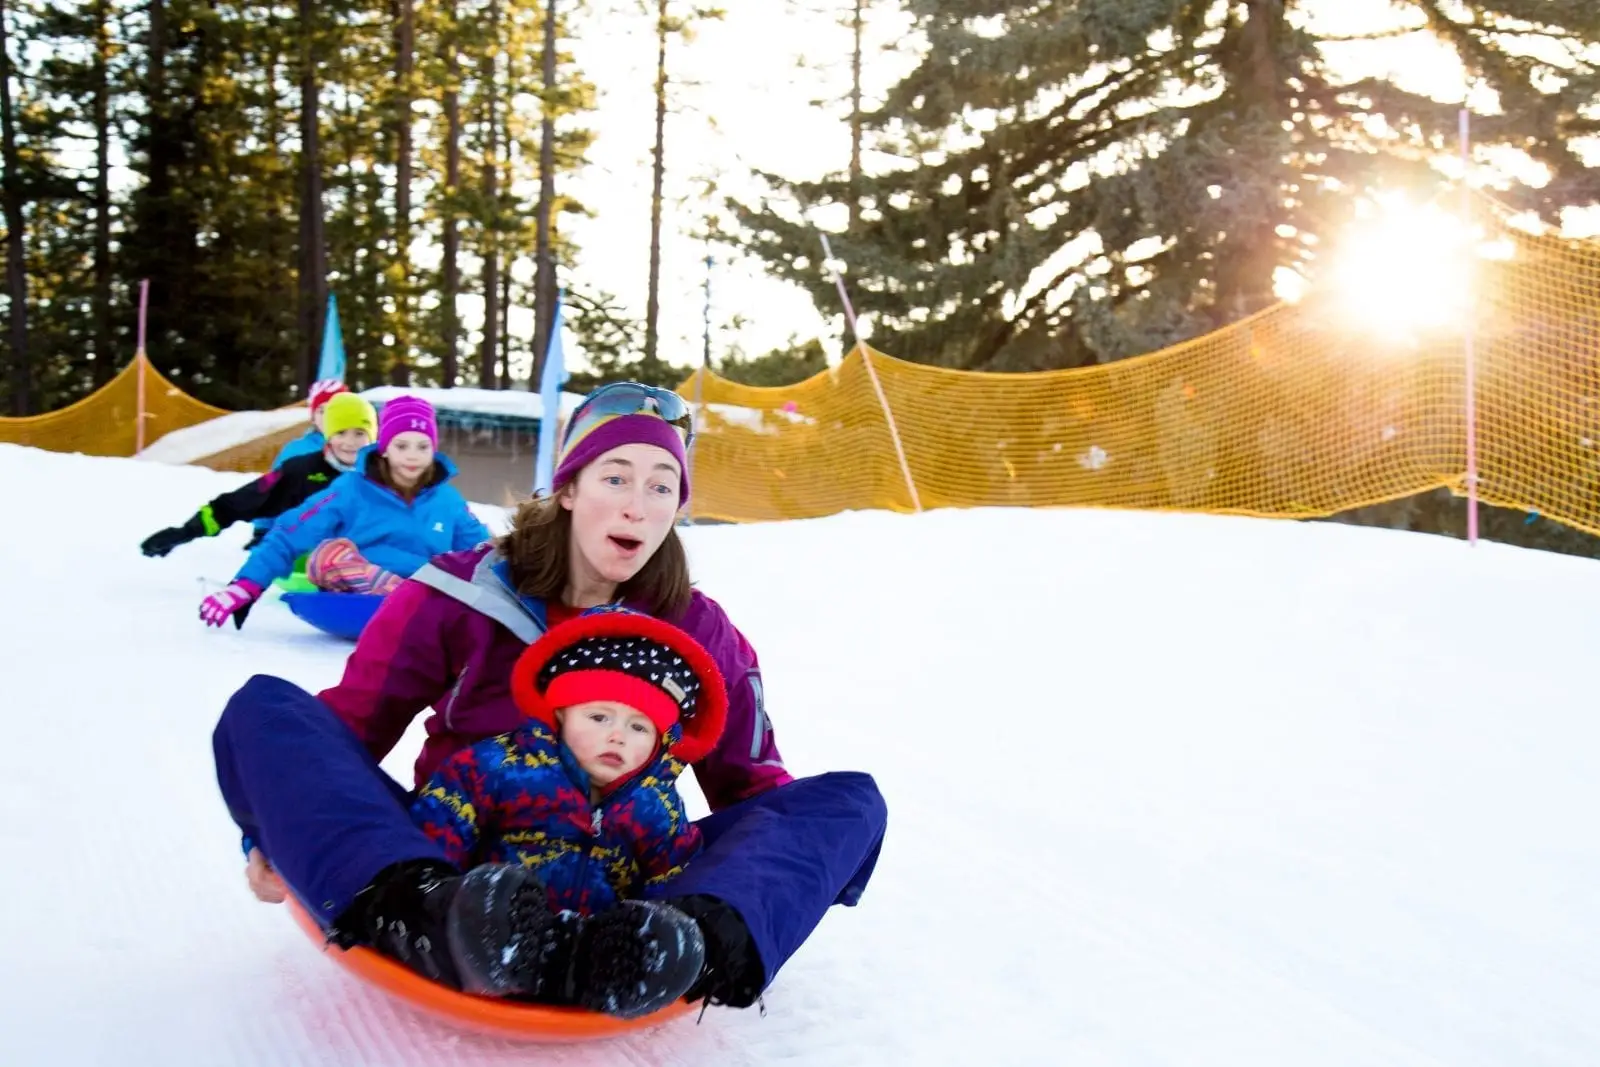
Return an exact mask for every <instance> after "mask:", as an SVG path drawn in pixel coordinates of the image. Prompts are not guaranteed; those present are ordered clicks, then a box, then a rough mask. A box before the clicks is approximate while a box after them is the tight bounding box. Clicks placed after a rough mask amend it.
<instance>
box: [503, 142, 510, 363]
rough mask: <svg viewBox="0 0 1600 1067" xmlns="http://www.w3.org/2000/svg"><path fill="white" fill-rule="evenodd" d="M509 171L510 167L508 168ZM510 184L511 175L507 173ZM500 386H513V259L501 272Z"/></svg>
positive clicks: (507, 262)
mask: <svg viewBox="0 0 1600 1067" xmlns="http://www.w3.org/2000/svg"><path fill="white" fill-rule="evenodd" d="M507 169H508V171H509V168H507ZM506 181H507V183H508V184H509V183H510V181H511V176H510V174H509V173H508V174H507V175H506ZM500 388H502V389H510V388H511V260H510V259H509V258H508V259H507V260H506V267H505V270H503V271H501V272H500Z"/></svg>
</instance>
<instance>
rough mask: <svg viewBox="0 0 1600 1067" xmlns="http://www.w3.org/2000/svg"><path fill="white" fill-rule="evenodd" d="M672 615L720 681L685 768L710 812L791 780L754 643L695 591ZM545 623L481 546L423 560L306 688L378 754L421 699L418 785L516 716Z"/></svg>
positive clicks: (517, 721)
mask: <svg viewBox="0 0 1600 1067" xmlns="http://www.w3.org/2000/svg"><path fill="white" fill-rule="evenodd" d="M672 621H673V622H675V623H676V624H677V625H678V626H679V627H681V628H682V629H683V630H685V631H687V632H688V633H689V634H690V635H691V636H693V637H694V639H695V640H696V641H698V642H700V644H701V645H702V646H704V647H705V649H706V651H707V652H709V653H710V654H711V657H712V658H713V659H714V660H716V662H717V666H718V667H719V668H720V669H721V670H722V678H723V681H724V683H725V684H726V685H727V689H728V721H727V726H726V727H725V728H724V729H723V731H722V738H721V740H720V741H718V742H717V747H716V748H714V749H712V751H711V753H710V754H709V755H707V756H706V758H705V759H703V760H701V761H700V762H699V763H696V764H694V765H693V769H694V775H695V780H696V781H697V782H699V784H700V789H701V792H703V793H704V794H705V797H706V801H707V803H709V804H710V805H711V809H712V810H713V811H718V810H720V809H722V808H725V807H728V806H729V805H732V804H736V803H738V802H739V801H741V800H745V799H747V798H749V797H752V796H755V795H756V794H758V793H763V792H765V791H767V790H768V789H773V788H776V787H777V786H780V785H784V784H785V783H787V782H790V781H792V780H793V777H792V776H791V775H790V774H789V772H788V771H787V770H785V769H784V766H783V757H782V756H780V755H779V754H778V746H777V741H776V739H775V738H774V737H773V734H772V724H771V723H770V722H768V721H767V716H766V710H765V707H764V704H763V698H762V690H761V666H760V664H759V663H758V661H757V660H756V653H755V649H753V648H751V647H750V643H749V642H748V641H746V640H745V638H744V635H743V634H741V633H740V632H739V631H738V630H737V629H735V628H734V626H733V623H731V622H729V621H728V616H727V614H726V613H724V612H723V610H722V608H721V606H720V605H718V604H717V602H716V601H715V600H712V599H711V598H710V597H708V596H706V595H705V594H704V593H701V592H699V591H698V590H696V591H695V593H694V594H693V599H692V601H691V602H690V604H689V608H688V610H687V611H685V612H684V614H683V617H682V618H679V619H674V620H672ZM545 628H546V617H545V606H544V602H543V601H542V600H538V599H536V598H533V597H524V596H519V595H518V594H517V592H516V590H515V588H514V587H513V586H512V584H511V580H510V571H509V568H508V567H507V565H506V562H505V560H504V559H503V558H502V557H501V556H500V553H499V550H498V549H497V548H495V547H494V545H493V544H490V543H486V544H482V545H479V546H478V547H477V548H472V549H467V550H465V551H462V552H450V553H447V554H445V555H442V556H435V557H434V558H433V559H432V560H431V561H430V562H429V563H427V564H425V565H424V566H423V567H422V569H421V570H419V571H417V572H416V573H415V574H413V575H412V576H411V578H410V579H408V580H406V581H404V582H402V583H401V584H400V586H399V587H398V588H397V589H395V591H394V592H393V593H390V594H389V596H388V597H387V599H386V600H385V602H384V604H383V606H382V607H380V608H379V609H378V612H377V614H375V615H374V616H373V617H372V621H371V622H369V623H368V624H367V627H366V629H365V630H363V631H362V633H361V640H360V641H359V642H358V643H357V644H356V648H355V651H354V652H352V653H351V654H350V659H349V661H348V662H346V664H345V668H344V677H343V678H342V679H341V680H340V681H339V684H338V685H335V686H333V687H332V688H331V689H324V690H323V691H322V692H321V693H319V694H318V696H319V697H320V698H321V700H322V701H323V703H325V704H327V705H328V707H330V708H332V709H333V712H334V714H335V715H337V716H338V717H339V718H340V719H341V720H342V721H343V722H344V723H345V725H347V726H349V727H350V729H351V730H353V731H355V734H356V736H357V737H359V738H361V740H362V742H363V743H364V744H365V745H366V746H367V749H368V750H369V751H370V752H371V753H372V755H373V758H374V759H380V760H381V759H382V758H383V757H384V756H386V755H388V754H389V751H390V750H391V749H393V748H394V746H395V745H396V743H398V742H399V740H400V737H401V735H402V734H404V733H405V731H406V728H407V727H408V726H410V725H411V721H412V720H413V719H414V718H416V716H417V714H418V713H419V712H421V711H422V710H423V709H425V708H428V707H432V708H433V714H432V715H431V716H429V718H428V720H427V723H426V729H427V732H428V737H427V741H426V742H425V743H424V744H423V747H422V754H421V755H420V756H418V758H417V764H416V781H417V784H418V785H419V786H420V785H421V784H422V783H423V782H426V781H427V780H428V779H429V778H430V777H431V776H432V775H433V772H434V771H436V770H437V769H438V768H439V766H440V765H441V764H442V763H444V761H445V760H447V759H449V758H450V757H451V756H452V755H454V754H455V753H456V752H457V751H459V750H461V749H463V748H465V747H467V746H468V745H471V744H473V743H474V742H477V741H481V740H483V739H484V738H487V737H494V736H496V735H498V734H503V733H508V732H510V731H511V730H514V729H516V728H517V727H518V726H520V725H521V724H522V713H521V712H520V711H518V710H517V706H516V703H515V702H514V701H513V700H512V699H511V665H512V664H513V663H515V662H516V660H517V657H518V656H520V655H521V654H522V650H523V649H524V648H526V647H527V646H528V645H530V644H532V643H533V641H535V640H536V639H537V638H538V637H539V635H540V634H542V633H544V631H545Z"/></svg>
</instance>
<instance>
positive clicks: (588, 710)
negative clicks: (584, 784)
mask: <svg viewBox="0 0 1600 1067" xmlns="http://www.w3.org/2000/svg"><path fill="white" fill-rule="evenodd" d="M560 716H561V740H562V741H564V742H565V743H566V746H567V747H568V748H570V749H571V750H572V754H573V755H574V756H575V757H577V760H578V766H580V767H582V768H583V770H584V773H585V774H587V775H588V776H589V780H590V781H591V782H593V783H594V784H595V785H597V786H607V785H610V784H611V783H612V782H614V781H616V780H617V779H618V778H622V777H625V776H626V775H629V774H631V773H633V772H634V771H636V770H638V769H639V768H640V767H642V766H644V764H645V763H646V762H647V761H648V760H649V759H650V757H652V756H653V755H655V751H656V744H657V742H658V741H659V736H658V734H657V733H656V724H655V723H653V722H651V721H650V720H649V718H647V717H646V716H645V715H644V714H643V713H641V712H638V711H635V710H634V709H633V708H631V707H629V706H628V705H626V704H619V703H617V702H616V701H614V700H591V701H589V702H588V703H587V704H574V705H573V706H572V707H570V708H565V709H563V710H562V711H561V713H560Z"/></svg>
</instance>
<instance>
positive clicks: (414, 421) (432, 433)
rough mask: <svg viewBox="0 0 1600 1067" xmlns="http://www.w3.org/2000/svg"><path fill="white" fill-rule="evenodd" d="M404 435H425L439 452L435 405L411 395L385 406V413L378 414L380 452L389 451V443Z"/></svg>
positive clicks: (394, 400) (402, 396) (398, 397)
mask: <svg viewBox="0 0 1600 1067" xmlns="http://www.w3.org/2000/svg"><path fill="white" fill-rule="evenodd" d="M403 433H420V434H424V435H425V436H426V437H427V438H428V443H429V444H431V445H433V447H434V450H435V451H438V448H439V419H438V417H437V416H436V415H434V413H433V405H432V404H430V403H428V402H427V401H426V400H424V399H422V398H421V397H420V396H412V395H410V394H409V393H406V394H402V395H401V396H397V397H395V398H394V399H393V400H391V401H389V402H388V403H387V404H385V405H383V411H381V412H379V414H378V451H380V452H382V451H385V450H386V449H388V447H389V442H390V441H393V440H394V439H395V438H396V437H398V436H399V435H400V434H403Z"/></svg>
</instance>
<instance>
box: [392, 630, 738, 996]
mask: <svg viewBox="0 0 1600 1067" xmlns="http://www.w3.org/2000/svg"><path fill="white" fill-rule="evenodd" d="M511 691H512V696H513V698H514V699H515V700H516V702H517V706H518V708H519V709H521V710H522V712H523V713H524V714H525V715H526V716H527V721H526V723H525V724H524V725H523V726H521V727H519V728H518V729H517V730H515V731H514V732H512V733H509V734H502V735H501V736H499V737H494V738H490V739H488V740H486V741H481V742H479V743H478V744H476V745H473V746H471V747H470V748H467V749H463V750H462V751H460V752H458V753H456V755H455V756H453V757H452V758H451V759H449V760H448V761H446V762H445V764H444V765H443V766H442V767H441V768H440V769H439V770H438V772H437V773H435V774H434V775H433V776H432V778H430V779H429V780H428V782H427V783H426V784H425V785H424V786H423V787H422V788H421V789H420V790H419V791H418V793H417V795H416V798H415V800H414V802H413V804H412V808H411V814H412V818H413V819H414V820H415V821H416V823H417V825H418V826H420V827H421V828H422V830H423V832H424V833H426V834H427V835H428V836H429V837H430V838H431V839H433V841H434V842H435V843H436V844H437V845H439V847H440V848H441V849H442V850H443V852H444V855H445V858H446V859H447V860H448V861H449V863H451V864H452V865H454V866H455V867H456V868H457V869H458V870H462V871H464V870H468V869H470V868H472V867H475V866H478V865H479V864H482V863H503V864H512V865H520V866H521V868H522V869H523V870H524V871H526V872H528V873H531V874H533V875H535V876H536V877H537V878H538V880H539V882H541V883H543V886H544V890H545V896H546V899H545V900H544V901H543V902H535V903H534V905H533V908H534V910H535V911H536V912H543V914H539V915H535V916H533V917H531V919H530V917H526V916H525V917H524V919H525V920H527V921H544V922H546V923H548V926H549V929H548V930H547V932H546V936H545V937H544V938H543V939H542V940H541V942H540V943H541V946H542V947H543V948H546V949H548V951H541V952H539V953H535V954H532V955H535V956H538V957H539V958H538V959H527V960H523V961H520V962H513V963H511V964H505V965H504V966H510V967H516V966H521V967H524V968H526V969H527V971H526V973H525V975H524V981H522V982H520V983H519V984H520V985H521V986H522V988H523V989H524V991H525V994H524V995H526V996H528V997H530V998H532V999H537V1000H541V1001H547V1002H554V1003H572V1002H573V997H574V995H575V990H577V989H580V988H584V987H587V986H589V985H590V984H592V983H590V982H588V981H586V980H585V979H584V977H583V976H577V975H574V974H572V973H569V972H570V971H571V970H572V968H573V964H572V961H573V960H574V959H575V958H578V957H582V956H585V955H588V954H586V953H581V952H576V951H575V950H576V948H577V945H578V942H579V939H581V938H583V937H584V936H585V934H584V926H585V923H586V921H588V922H592V920H587V919H586V917H588V916H593V915H596V914H599V913H604V912H607V911H608V910H611V909H614V908H615V907H616V906H617V905H619V904H620V903H622V902H623V901H625V900H634V899H638V898H640V897H642V896H643V895H644V891H645V890H646V889H647V888H653V887H658V886H661V885H663V884H665V883H666V882H668V881H669V880H671V879H672V878H673V877H674V876H675V875H676V874H678V873H679V872H680V871H681V870H682V869H683V867H684V865H685V864H687V863H688V862H689V860H690V859H691V858H693V857H694V856H695V854H696V853H698V852H699V850H700V848H701V837H700V831H699V829H698V828H697V827H696V826H695V825H694V824H693V823H691V822H690V821H689V818H688V815H687V813H686V812H685V811H684V805H683V798H682V797H681V796H680V795H679V794H678V790H677V780H678V776H679V775H680V774H682V773H683V769H684V767H685V766H686V765H687V764H689V763H692V762H694V761H696V760H699V759H701V758H703V757H704V756H705V755H706V754H707V753H708V752H710V751H711V749H712V748H713V747H714V746H715V744H716V742H717V739H718V737H719V736H720V734H721V732H722V726H723V723H724V721H725V719H726V717H727V696H726V694H725V692H724V689H723V683H722V676H721V673H720V672H719V671H718V670H717V667H716V664H715V662H714V661H713V660H712V659H711V657H710V655H709V654H708V653H707V652H706V651H705V650H704V649H703V648H701V646H700V645H699V644H697V643H696V642H695V640H694V639H693V638H692V637H690V636H689V635H688V634H686V633H684V632H683V631H682V630H679V629H678V628H677V627H675V626H672V625H670V624H668V623H665V622H662V621H660V620H658V619H655V618H651V617H650V616H647V615H642V614H639V613H636V612H633V611H629V610H627V609H625V608H618V607H602V608H595V609H591V610H589V611H587V612H585V613H583V614H582V615H579V616H577V617H576V618H573V619H571V620H569V621H567V622H564V623H561V624H559V625H557V626H556V627H554V628H553V629H551V630H550V631H549V633H547V634H546V635H545V636H544V637H542V638H540V639H539V640H538V641H537V642H535V643H534V644H533V645H532V646H530V647H529V649H528V650H527V651H526V652H525V653H523V655H522V657H521V658H520V659H519V660H518V662H517V664H516V666H515V668H514V669H513V671H512V676H511ZM525 906H526V905H525ZM545 906H547V911H546V910H545ZM652 907H654V908H657V909H660V910H661V911H662V913H663V915H662V919H661V920H660V923H659V925H660V926H661V927H662V931H663V934H662V936H661V938H660V940H661V941H662V942H663V944H662V945H661V946H659V955H660V958H659V960H658V965H657V966H656V967H655V968H654V969H653V970H652V969H649V968H647V969H646V971H647V973H643V974H638V975H630V976H629V977H630V980H629V981H628V982H626V983H621V984H624V985H626V986H628V987H630V988H629V991H628V992H627V993H626V994H624V999H622V1000H618V999H616V998H613V1002H612V1003H609V1004H599V1005H593V1006H595V1007H597V1008H598V1009H599V1010H603V1011H611V1012H612V1013H613V1014H623V1015H642V1014H648V1013H649V1012H651V1011H655V1010H658V1009H659V1008H661V1007H664V1006H665V1005H666V1004H668V1003H670V1002H672V1001H673V1000H676V999H678V998H679V997H681V996H682V995H683V994H684V993H685V992H686V991H687V990H688V989H689V988H690V987H691V986H692V985H693V984H694V983H695V981H696V980H697V978H698V977H699V975H700V971H701V969H702V966H703V964H704V948H703V942H702V941H701V939H700V937H699V933H698V930H697V929H696V928H695V927H694V925H693V922H692V921H691V920H689V919H687V918H686V917H685V916H683V915H682V913H680V912H677V911H676V910H675V909H670V908H666V907H665V906H664V905H652ZM677 923H681V924H683V928H684V929H686V930H688V931H690V932H691V936H688V937H685V936H681V935H680V936H676V937H670V936H665V935H666V931H668V930H671V929H672V928H673V926H674V925H675V924H677ZM596 929H599V930H603V929H604V924H601V925H600V926H599V927H597V928H596ZM651 955H652V954H651V953H648V952H647V953H645V958H650V957H651Z"/></svg>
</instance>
